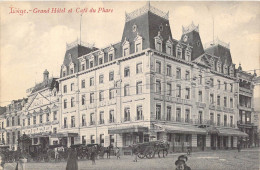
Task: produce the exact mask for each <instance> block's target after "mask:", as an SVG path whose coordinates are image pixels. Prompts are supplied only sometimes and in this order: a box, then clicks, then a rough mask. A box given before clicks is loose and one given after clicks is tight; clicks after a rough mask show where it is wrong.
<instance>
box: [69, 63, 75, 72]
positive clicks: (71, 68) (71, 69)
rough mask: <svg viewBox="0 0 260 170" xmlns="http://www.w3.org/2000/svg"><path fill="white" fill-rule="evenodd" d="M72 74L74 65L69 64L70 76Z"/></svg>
mask: <svg viewBox="0 0 260 170" xmlns="http://www.w3.org/2000/svg"><path fill="white" fill-rule="evenodd" d="M73 73H74V64H73V63H70V74H73Z"/></svg>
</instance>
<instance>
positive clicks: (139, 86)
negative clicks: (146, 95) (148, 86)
mask: <svg viewBox="0 0 260 170" xmlns="http://www.w3.org/2000/svg"><path fill="white" fill-rule="evenodd" d="M136 94H142V82H141V81H139V82H137V83H136Z"/></svg>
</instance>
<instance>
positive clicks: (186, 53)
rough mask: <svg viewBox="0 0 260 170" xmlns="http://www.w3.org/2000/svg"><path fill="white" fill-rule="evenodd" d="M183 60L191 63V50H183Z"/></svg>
mask: <svg viewBox="0 0 260 170" xmlns="http://www.w3.org/2000/svg"><path fill="white" fill-rule="evenodd" d="M185 60H186V61H191V49H190V47H187V48H186V50H185Z"/></svg>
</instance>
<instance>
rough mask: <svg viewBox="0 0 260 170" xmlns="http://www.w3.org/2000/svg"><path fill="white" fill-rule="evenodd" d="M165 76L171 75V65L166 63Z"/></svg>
mask: <svg viewBox="0 0 260 170" xmlns="http://www.w3.org/2000/svg"><path fill="white" fill-rule="evenodd" d="M166 67H167V69H166V76H172V66H171V65H167V66H166Z"/></svg>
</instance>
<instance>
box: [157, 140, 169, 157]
mask: <svg viewBox="0 0 260 170" xmlns="http://www.w3.org/2000/svg"><path fill="white" fill-rule="evenodd" d="M169 148H170V144H169V143H168V142H167V141H162V142H159V143H156V144H155V153H158V157H159V158H160V157H161V156H160V152H161V151H162V152H163V157H165V156H167V155H168V150H169ZM164 152H166V154H165V156H164Z"/></svg>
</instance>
